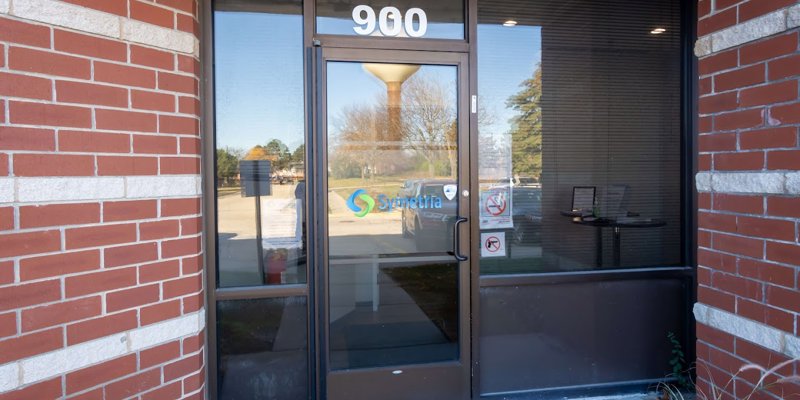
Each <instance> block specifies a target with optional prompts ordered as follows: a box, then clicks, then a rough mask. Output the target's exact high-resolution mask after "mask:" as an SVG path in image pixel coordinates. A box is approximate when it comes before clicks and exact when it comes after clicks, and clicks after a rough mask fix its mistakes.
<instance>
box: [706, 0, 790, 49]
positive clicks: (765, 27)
mask: <svg viewBox="0 0 800 400" xmlns="http://www.w3.org/2000/svg"><path fill="white" fill-rule="evenodd" d="M798 26H800V4H796V5H794V6H791V7H787V8H783V9H780V10H777V11H773V12H771V13H769V14H765V15H762V16H760V17H757V18H753V19H751V20H749V21H746V22H743V23H741V24H737V25H734V26H731V27H728V28H725V29H723V30H720V31H716V32H713V33H710V34H708V35H705V36H703V37H700V38H698V39H697V42H695V46H694V54H695V55H696V56H697V57H705V56H708V55H711V54H714V53H718V52H720V51H722V50H726V49H730V48H732V47H736V46H740V45H742V44H745V43H748V42H752V41H754V40H758V39H762V38H765V37H768V36H772V35H775V34H778V33H781V32H784V31H787V30H789V29H794V28H797V27H798Z"/></svg>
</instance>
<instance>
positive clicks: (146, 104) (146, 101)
mask: <svg viewBox="0 0 800 400" xmlns="http://www.w3.org/2000/svg"><path fill="white" fill-rule="evenodd" d="M131 104H132V106H133V108H137V109H140V110H152V111H166V112H174V111H175V96H174V95H171V94H164V93H158V92H148V91H144V90H131Z"/></svg>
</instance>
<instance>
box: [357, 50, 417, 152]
mask: <svg viewBox="0 0 800 400" xmlns="http://www.w3.org/2000/svg"><path fill="white" fill-rule="evenodd" d="M363 66H364V70H366V71H367V72H369V73H371V74H372V75H375V77H377V78H378V79H380V80H381V81H383V83H385V84H386V112H387V114H388V115H389V121H388V123H389V127H388V132H386V137H383V138H381V141H382V142H399V141H400V140H401V137H400V111H401V110H400V106H401V103H402V95H401V93H400V91H401V86H402V85H403V82H405V81H406V80H407V79H408V78H410V77H411V75H414V73H415V72H417V71H418V70H419V67H420V66H419V65H414V64H368V63H365V64H363Z"/></svg>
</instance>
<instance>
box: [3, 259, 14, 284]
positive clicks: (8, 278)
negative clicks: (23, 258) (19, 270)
mask: <svg viewBox="0 0 800 400" xmlns="http://www.w3.org/2000/svg"><path fill="white" fill-rule="evenodd" d="M10 283H14V262H13V261H0V285H7V284H10Z"/></svg>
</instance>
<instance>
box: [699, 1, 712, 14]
mask: <svg viewBox="0 0 800 400" xmlns="http://www.w3.org/2000/svg"><path fill="white" fill-rule="evenodd" d="M708 14H711V0H697V16H698V18H699V17H705V16H706V15H708Z"/></svg>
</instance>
